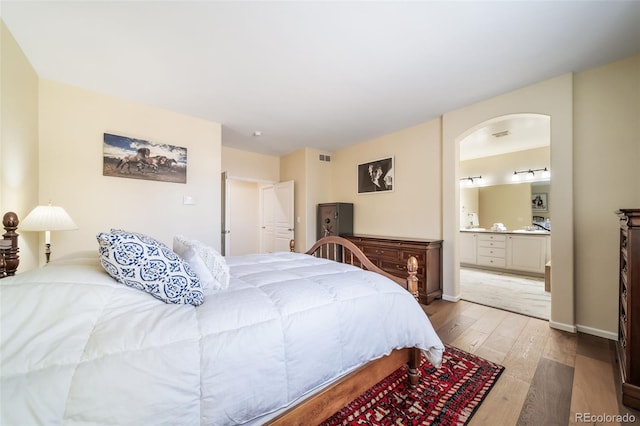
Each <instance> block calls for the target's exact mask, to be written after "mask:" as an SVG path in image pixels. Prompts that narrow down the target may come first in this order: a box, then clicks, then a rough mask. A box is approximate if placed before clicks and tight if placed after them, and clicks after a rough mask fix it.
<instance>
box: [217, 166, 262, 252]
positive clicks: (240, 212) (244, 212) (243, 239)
mask: <svg viewBox="0 0 640 426" xmlns="http://www.w3.org/2000/svg"><path fill="white" fill-rule="evenodd" d="M260 186H261V183H259V182H256V181H252V180H247V179H242V178H234V177H230V176H228V175H227V174H226V173H223V174H222V244H221V247H222V254H223V255H225V256H239V255H244V254H251V253H258V251H259V249H260Z"/></svg>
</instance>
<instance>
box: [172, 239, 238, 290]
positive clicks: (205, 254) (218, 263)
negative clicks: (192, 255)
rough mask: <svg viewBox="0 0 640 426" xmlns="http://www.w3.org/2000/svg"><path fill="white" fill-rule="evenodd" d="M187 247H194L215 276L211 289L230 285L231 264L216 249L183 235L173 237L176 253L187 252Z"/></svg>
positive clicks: (223, 288) (220, 288) (221, 288)
mask: <svg viewBox="0 0 640 426" xmlns="http://www.w3.org/2000/svg"><path fill="white" fill-rule="evenodd" d="M187 249H192V250H193V251H195V252H196V254H197V255H198V257H199V258H200V260H201V261H202V263H204V265H205V267H206V269H207V270H208V271H209V273H210V274H211V276H212V277H213V283H212V286H211V289H210V291H219V290H226V289H227V288H228V287H229V266H228V265H227V261H226V260H225V259H224V257H223V256H222V255H221V254H220V253H219V252H218V251H217V250H216V249H214V248H213V247H209V246H207V245H205V244H204V243H201V242H200V241H197V240H188V239H187V238H185V237H184V236H182V235H176V236H175V237H173V250H174V251H175V252H176V253H178V254H179V253H180V252H183V253H186V252H187ZM192 266H193V265H192Z"/></svg>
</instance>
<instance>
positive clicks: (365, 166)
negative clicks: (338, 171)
mask: <svg viewBox="0 0 640 426" xmlns="http://www.w3.org/2000/svg"><path fill="white" fill-rule="evenodd" d="M393 163H394V161H393V157H388V158H382V159H380V160H375V161H369V162H367V163H361V164H358V194H372V193H378V192H393V189H394V179H393V173H394V164H393Z"/></svg>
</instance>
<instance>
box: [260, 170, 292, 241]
mask: <svg viewBox="0 0 640 426" xmlns="http://www.w3.org/2000/svg"><path fill="white" fill-rule="evenodd" d="M293 190H294V187H293V181H287V182H281V183H277V184H274V185H268V186H264V187H262V189H261V196H262V226H261V231H262V236H261V250H260V251H261V252H262V253H271V252H274V251H289V241H291V240H292V239H294V211H293V210H294V209H293V206H294V196H293Z"/></svg>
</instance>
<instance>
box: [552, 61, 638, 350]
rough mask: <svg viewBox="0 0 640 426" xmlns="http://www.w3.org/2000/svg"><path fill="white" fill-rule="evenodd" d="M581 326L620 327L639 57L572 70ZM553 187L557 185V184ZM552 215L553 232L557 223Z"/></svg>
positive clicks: (633, 196)
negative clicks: (619, 213) (621, 220)
mask: <svg viewBox="0 0 640 426" xmlns="http://www.w3.org/2000/svg"><path fill="white" fill-rule="evenodd" d="M574 126H575V134H574V137H575V141H574V164H575V167H574V173H575V191H574V200H575V222H574V224H575V229H576V233H575V270H576V322H577V324H578V329H579V330H582V331H586V332H590V333H593V332H594V330H595V331H596V332H597V331H598V330H606V331H608V332H609V333H610V334H611V335H610V337H611V338H616V337H617V329H618V325H617V324H618V316H617V312H618V311H617V310H618V256H619V248H618V246H619V230H618V226H619V225H618V219H617V217H616V216H615V215H614V214H613V212H614V211H615V210H616V209H618V208H640V177H639V175H638V167H639V166H640V56H635V57H632V58H628V59H625V60H622V61H619V62H615V63H613V64H609V65H605V66H602V67H598V68H594V69H591V70H588V71H585V72H581V73H577V74H576V75H575V77H574ZM553 190H554V191H555V190H556V187H555V184H554V186H553ZM554 222H555V221H554V218H553V216H552V224H553V229H554V232H555V229H556V223H554Z"/></svg>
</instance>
